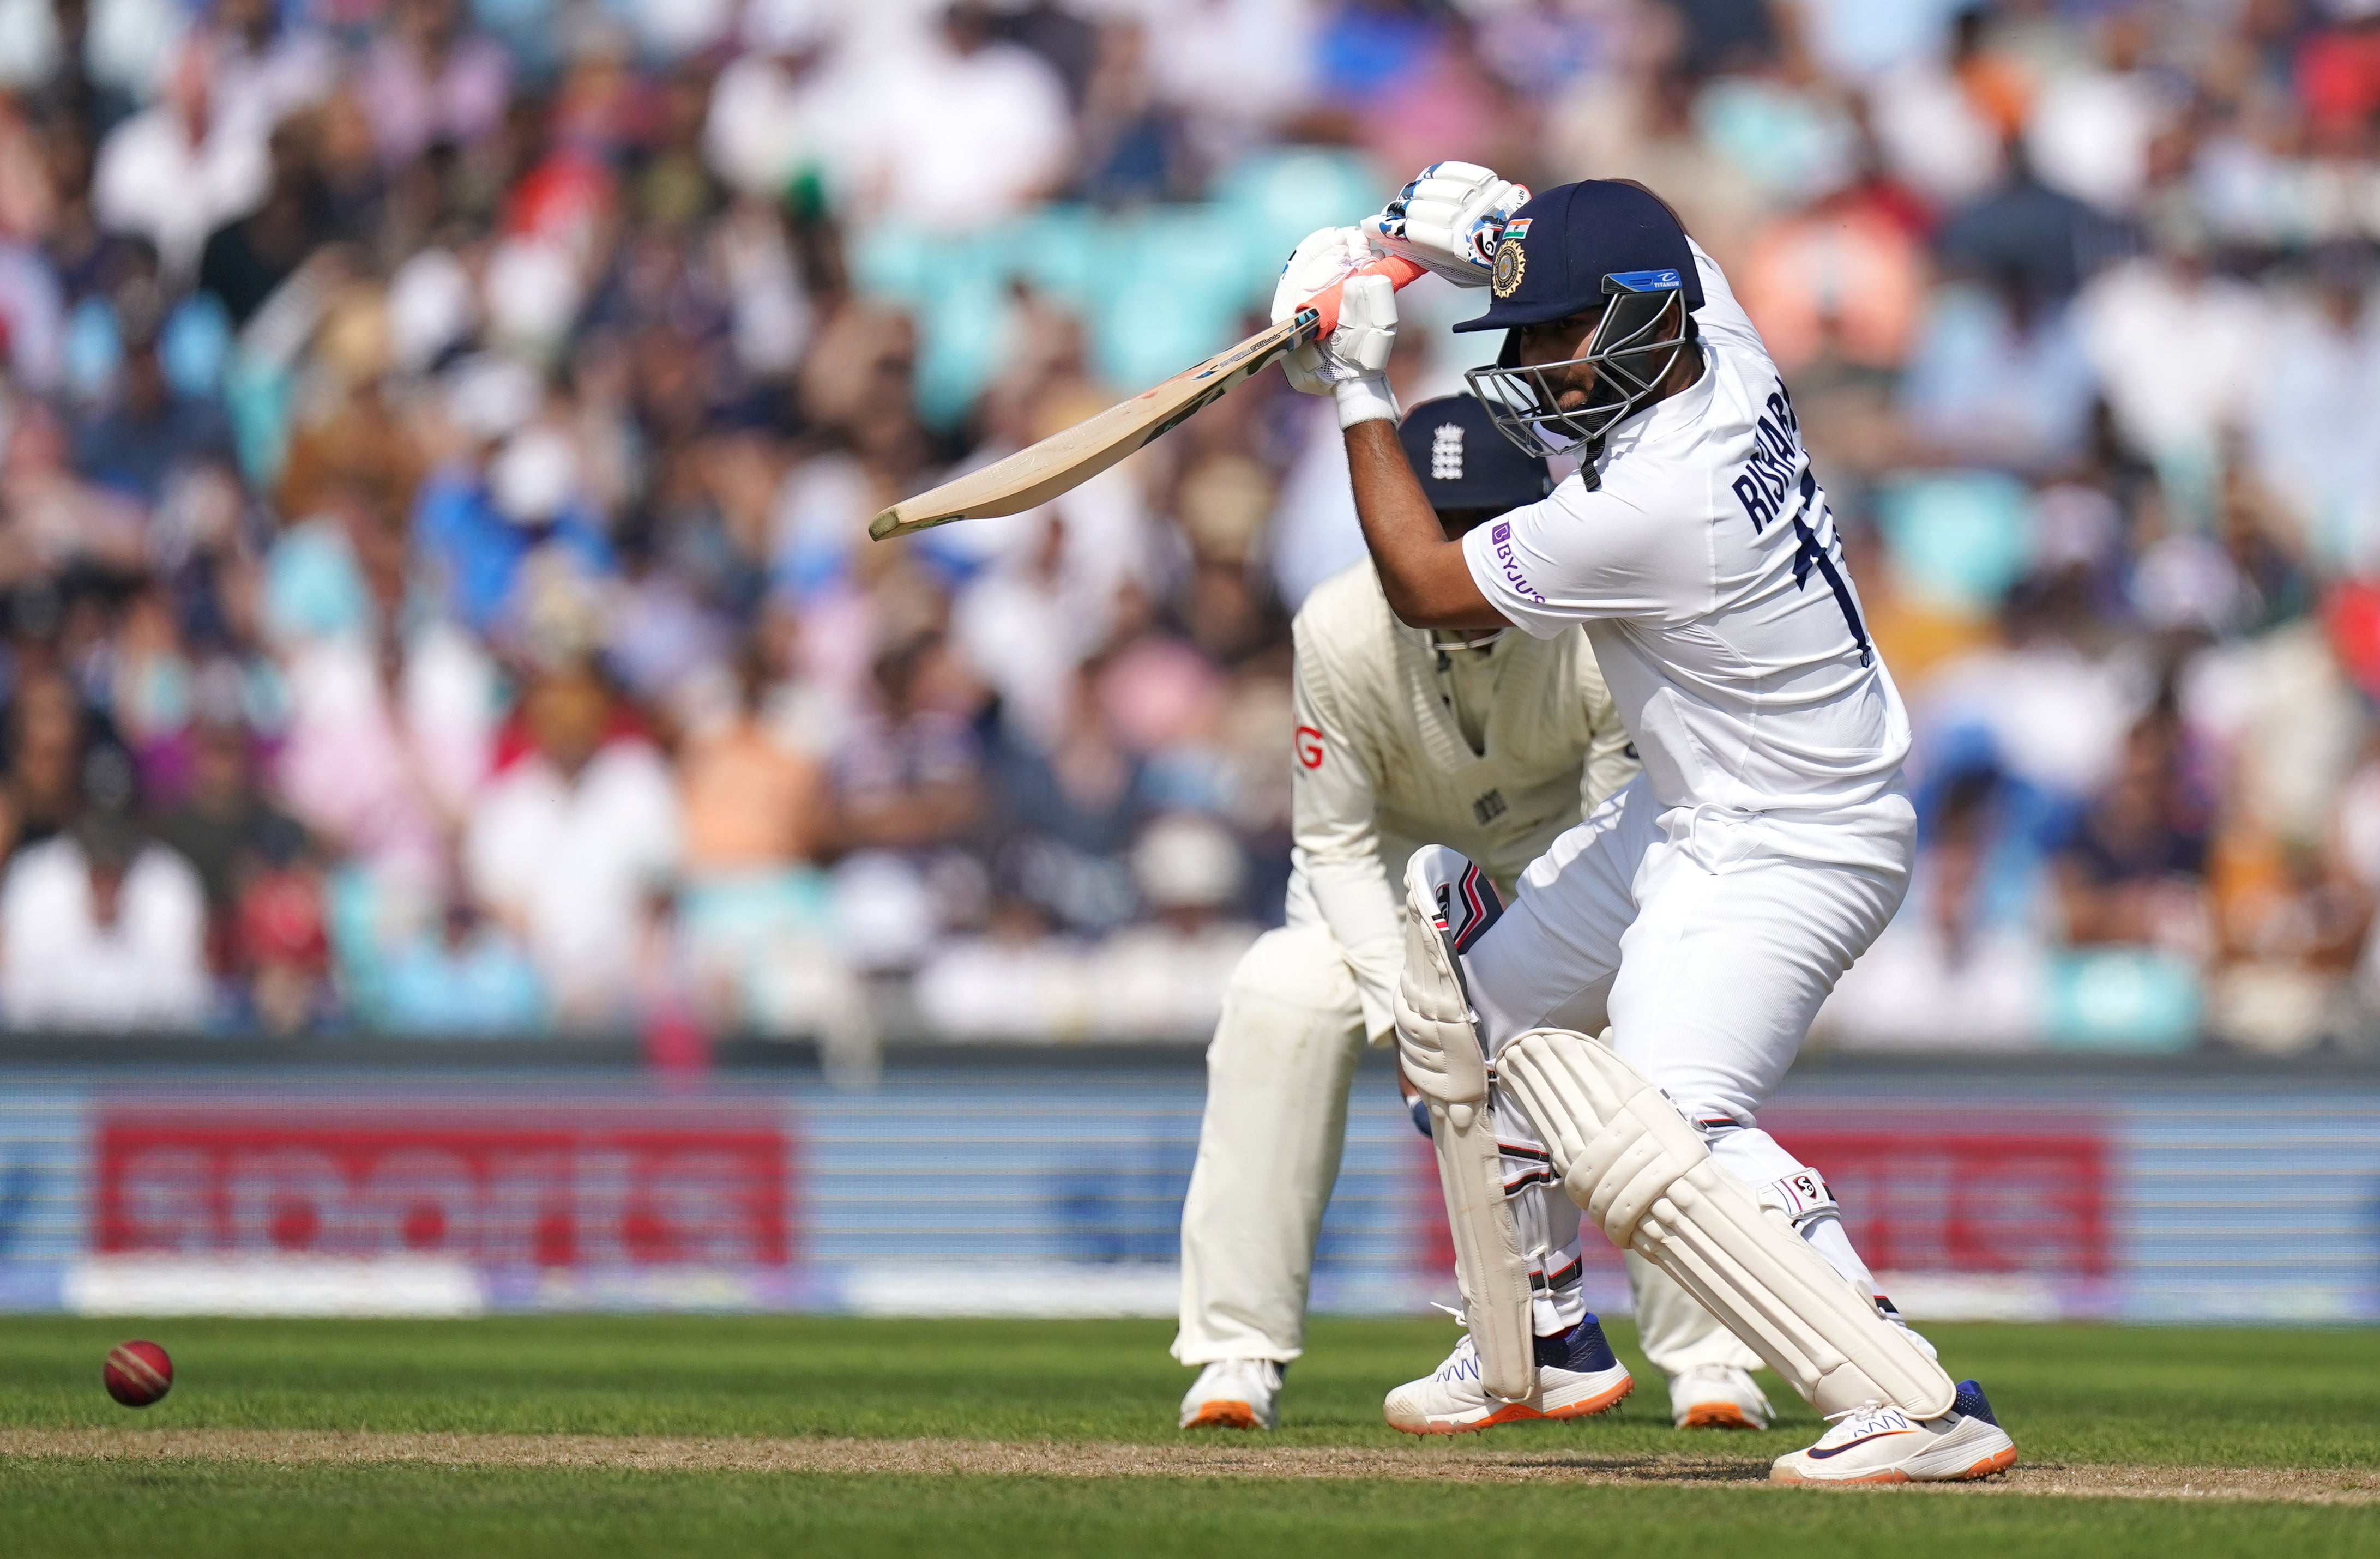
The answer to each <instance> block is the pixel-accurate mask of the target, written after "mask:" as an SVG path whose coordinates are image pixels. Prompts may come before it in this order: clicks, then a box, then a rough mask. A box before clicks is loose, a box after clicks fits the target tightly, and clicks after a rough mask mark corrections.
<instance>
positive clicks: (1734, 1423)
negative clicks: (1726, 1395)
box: [1678, 1402, 1760, 1432]
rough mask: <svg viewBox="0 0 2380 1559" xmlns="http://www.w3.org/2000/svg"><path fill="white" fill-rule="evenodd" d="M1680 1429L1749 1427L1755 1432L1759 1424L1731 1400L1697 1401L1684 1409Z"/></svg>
mask: <svg viewBox="0 0 2380 1559" xmlns="http://www.w3.org/2000/svg"><path fill="white" fill-rule="evenodd" d="M1678 1427H1679V1428H1680V1429H1749V1430H1752V1431H1755V1432H1757V1431H1758V1430H1759V1428H1760V1426H1759V1425H1758V1424H1756V1423H1754V1422H1753V1421H1752V1420H1751V1419H1750V1418H1748V1417H1746V1416H1745V1414H1744V1411H1743V1408H1739V1407H1737V1406H1736V1405H1735V1404H1734V1403H1732V1402H1697V1403H1695V1404H1694V1406H1693V1407H1691V1408H1687V1409H1686V1416H1685V1420H1684V1421H1682V1422H1681V1423H1680V1424H1679V1425H1678Z"/></svg>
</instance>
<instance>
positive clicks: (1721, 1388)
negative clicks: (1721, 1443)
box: [1670, 1364, 1774, 1429]
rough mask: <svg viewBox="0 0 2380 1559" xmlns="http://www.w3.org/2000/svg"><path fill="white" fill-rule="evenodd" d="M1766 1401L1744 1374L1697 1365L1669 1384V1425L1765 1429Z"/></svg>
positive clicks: (1728, 1367)
mask: <svg viewBox="0 0 2380 1559" xmlns="http://www.w3.org/2000/svg"><path fill="white" fill-rule="evenodd" d="M1773 1411H1774V1409H1772V1408H1770V1407H1769V1406H1768V1397H1767V1394H1766V1393H1764V1392H1763V1391H1762V1390H1761V1389H1760V1387H1759V1385H1758V1384H1757V1383H1755V1381H1754V1380H1753V1378H1752V1372H1750V1371H1748V1370H1739V1369H1737V1368H1735V1367H1734V1366H1733V1365H1731V1364H1697V1365H1696V1366H1694V1368H1693V1369H1691V1370H1688V1371H1687V1372H1685V1373H1683V1374H1682V1375H1679V1376H1677V1377H1676V1378H1674V1379H1672V1380H1671V1381H1670V1422H1671V1423H1674V1424H1676V1425H1677V1426H1678V1427H1679V1428H1680V1429H1767V1427H1768V1420H1769V1418H1770V1416H1771V1414H1772V1413H1773Z"/></svg>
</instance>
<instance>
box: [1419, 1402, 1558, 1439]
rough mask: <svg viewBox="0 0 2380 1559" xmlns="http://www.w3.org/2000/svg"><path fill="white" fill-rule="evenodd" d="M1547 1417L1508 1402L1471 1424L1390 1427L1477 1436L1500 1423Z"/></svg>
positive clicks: (1524, 1404) (1525, 1404) (1430, 1423)
mask: <svg viewBox="0 0 2380 1559" xmlns="http://www.w3.org/2000/svg"><path fill="white" fill-rule="evenodd" d="M1545 1416H1546V1415H1545V1414H1543V1413H1540V1412H1538V1411H1537V1410H1536V1408H1532V1407H1530V1406H1529V1405H1528V1404H1527V1403H1525V1402H1507V1403H1505V1404H1504V1405H1503V1406H1502V1407H1500V1408H1497V1409H1496V1410H1495V1411H1494V1412H1492V1413H1490V1414H1488V1416H1487V1417H1486V1418H1484V1419H1474V1420H1471V1421H1470V1422H1469V1423H1441V1422H1438V1421H1435V1420H1433V1421H1431V1422H1429V1423H1427V1424H1424V1425H1423V1426H1422V1427H1421V1428H1419V1429H1407V1428H1406V1427H1405V1426H1404V1425H1403V1424H1401V1423H1394V1424H1390V1426H1389V1427H1390V1429H1396V1430H1403V1431H1404V1432H1405V1433H1407V1434H1476V1433H1478V1432H1480V1431H1481V1430H1483V1429H1493V1428H1495V1427H1496V1426H1497V1425H1498V1424H1500V1423H1518V1422H1520V1421H1521V1420H1523V1419H1541V1418H1544V1417H1545Z"/></svg>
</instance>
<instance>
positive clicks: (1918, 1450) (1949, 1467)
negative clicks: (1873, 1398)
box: [1768, 1381, 2016, 1483]
mask: <svg viewBox="0 0 2380 1559" xmlns="http://www.w3.org/2000/svg"><path fill="white" fill-rule="evenodd" d="M2015 1465H2016V1442H2015V1441H2013V1440H2010V1438H2009V1437H2008V1432H2007V1431H2006V1430H2004V1429H2002V1428H2000V1426H1999V1422H1998V1420H1996V1419H1994V1418H1993V1417H1992V1405H1991V1404H1990V1403H1989V1402H1988V1401H1985V1398H1984V1388H1983V1387H1982V1386H1979V1385H1977V1384H1975V1383H1974V1382H1973V1381H1961V1382H1960V1383H1959V1395H1958V1396H1957V1398H1956V1399H1955V1400H1954V1401H1953V1402H1952V1403H1951V1406H1950V1410H1949V1412H1947V1413H1945V1414H1943V1415H1942V1416H1941V1417H1940V1418H1938V1419H1924V1420H1916V1419H1912V1418H1911V1417H1910V1416H1909V1415H1908V1414H1907V1413H1904V1412H1902V1411H1901V1410H1900V1408H1880V1407H1876V1406H1869V1407H1865V1408H1857V1409H1855V1410H1853V1411H1852V1412H1848V1413H1845V1414H1843V1415H1842V1416H1841V1417H1840V1418H1839V1419H1837V1420H1835V1422H1834V1426H1833V1427H1832V1428H1830V1429H1828V1431H1827V1432H1826V1433H1825V1434H1823V1435H1821V1436H1820V1437H1819V1439H1818V1443H1817V1444H1815V1445H1813V1446H1811V1447H1810V1448H1809V1449H1808V1450H1805V1451H1792V1452H1789V1453H1787V1454H1786V1455H1784V1456H1779V1457H1778V1458H1777V1460H1776V1462H1775V1463H1774V1464H1772V1465H1771V1466H1770V1468H1768V1476H1769V1479H1770V1480H1772V1481H1774V1482H1779V1483H1954V1482H1957V1481H1958V1480H1961V1479H1962V1478H1988V1477H1990V1476H1991V1475H1992V1474H1993V1473H1995V1472H2006V1471H2007V1470H2008V1469H2009V1468H2011V1467H2013V1466H2015Z"/></svg>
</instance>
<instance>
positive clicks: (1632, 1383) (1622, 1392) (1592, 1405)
mask: <svg viewBox="0 0 2380 1559" xmlns="http://www.w3.org/2000/svg"><path fill="white" fill-rule="evenodd" d="M1635 1389H1636V1377H1635V1376H1633V1375H1631V1376H1629V1377H1628V1378H1627V1379H1626V1380H1624V1381H1621V1383H1620V1384H1618V1385H1615V1386H1613V1387H1612V1388H1611V1389H1610V1390H1609V1391H1605V1392H1599V1393H1597V1395H1595V1396H1590V1397H1588V1398H1587V1399H1586V1400H1585V1401H1584V1402H1573V1403H1572V1404H1571V1405H1570V1406H1569V1407H1567V1408H1555V1409H1554V1410H1553V1411H1552V1412H1550V1413H1540V1414H1539V1415H1537V1416H1538V1417H1540V1418H1547V1419H1584V1418H1592V1417H1593V1416H1594V1415H1596V1414H1597V1413H1608V1412H1609V1411H1610V1410H1611V1409H1612V1408H1617V1407H1618V1406H1620V1402H1621V1398H1622V1397H1624V1396H1627V1395H1628V1394H1629V1393H1630V1392H1632V1391H1633V1390H1635Z"/></svg>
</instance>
